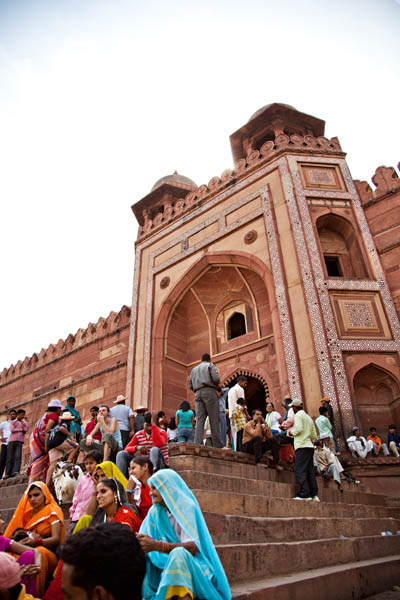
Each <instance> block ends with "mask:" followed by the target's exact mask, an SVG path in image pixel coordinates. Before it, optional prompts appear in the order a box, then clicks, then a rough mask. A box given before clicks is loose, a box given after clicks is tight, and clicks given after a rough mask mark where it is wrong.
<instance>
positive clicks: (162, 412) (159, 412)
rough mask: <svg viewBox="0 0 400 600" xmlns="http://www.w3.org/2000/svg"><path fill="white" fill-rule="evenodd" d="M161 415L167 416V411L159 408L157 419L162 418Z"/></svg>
mask: <svg viewBox="0 0 400 600" xmlns="http://www.w3.org/2000/svg"><path fill="white" fill-rule="evenodd" d="M161 417H165V412H164V411H163V410H159V411H158V413H157V419H161Z"/></svg>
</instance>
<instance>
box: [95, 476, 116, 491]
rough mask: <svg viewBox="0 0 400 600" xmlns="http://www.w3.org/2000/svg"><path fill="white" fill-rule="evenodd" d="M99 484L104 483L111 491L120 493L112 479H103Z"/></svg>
mask: <svg viewBox="0 0 400 600" xmlns="http://www.w3.org/2000/svg"><path fill="white" fill-rule="evenodd" d="M99 483H103V484H104V485H105V486H106V487H108V488H109V489H110V490H112V491H113V492H115V493H116V494H117V493H118V486H117V483H116V481H115V479H112V478H111V477H106V478H105V479H102V480H101V481H99Z"/></svg>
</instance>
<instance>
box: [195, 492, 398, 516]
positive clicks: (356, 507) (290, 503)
mask: <svg viewBox="0 0 400 600" xmlns="http://www.w3.org/2000/svg"><path fill="white" fill-rule="evenodd" d="M192 491H193V493H194V494H195V496H196V498H197V500H198V502H199V504H200V507H201V509H202V510H203V511H207V512H214V513H216V514H219V515H245V516H251V517H328V518H334V517H337V518H340V517H344V518H352V517H353V518H389V517H393V518H394V519H399V518H400V508H399V507H389V506H377V505H363V504H347V503H344V502H341V503H333V502H314V501H309V502H306V501H304V500H293V499H288V498H274V497H268V496H259V495H253V494H236V493H229V494H226V493H224V492H220V491H218V492H215V491H212V490H198V489H192Z"/></svg>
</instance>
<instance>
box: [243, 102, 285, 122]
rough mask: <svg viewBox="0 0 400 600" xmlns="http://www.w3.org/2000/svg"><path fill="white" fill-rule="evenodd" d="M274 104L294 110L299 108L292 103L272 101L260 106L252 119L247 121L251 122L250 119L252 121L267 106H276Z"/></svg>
mask: <svg viewBox="0 0 400 600" xmlns="http://www.w3.org/2000/svg"><path fill="white" fill-rule="evenodd" d="M274 105H275V106H284V107H285V108H291V109H292V110H297V108H295V107H294V106H292V105H291V104H284V103H283V102H271V103H270V104H266V105H265V106H262V107H261V108H259V109H258V110H256V112H255V113H254V114H252V115H251V117H250V119H249V120H248V121H247V122H248V123H249V122H250V121H252V120H253V119H255V118H256V117H258V115H261V113H262V112H264V110H265V109H266V108H269V107H270V106H274Z"/></svg>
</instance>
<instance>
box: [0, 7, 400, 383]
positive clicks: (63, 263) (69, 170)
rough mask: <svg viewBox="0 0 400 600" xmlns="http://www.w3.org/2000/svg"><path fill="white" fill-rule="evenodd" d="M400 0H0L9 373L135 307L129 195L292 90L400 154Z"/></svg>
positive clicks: (354, 161)
mask: <svg viewBox="0 0 400 600" xmlns="http://www.w3.org/2000/svg"><path fill="white" fill-rule="evenodd" d="M399 49H400V3H399V1H395V0H343V1H341V0H326V1H324V0H303V1H301V0H297V1H292V0H280V1H276V0H273V1H272V0H271V1H270V0H260V1H258V0H246V1H245V2H244V1H243V0H241V1H238V0H230V2H222V1H221V0H212V2H211V1H209V0H202V1H201V2H200V1H198V2H191V1H190V0H182V1H179V0H170V1H168V0H161V1H154V0H147V1H140V2H139V1H135V0H130V1H128V0H126V1H124V0H67V1H65V2H63V1H61V0H49V1H48V2H46V1H45V0H27V1H22V0H10V1H9V2H7V1H5V0H0V197H1V236H0V243H1V283H2V286H1V296H0V309H1V310H0V319H1V344H0V371H1V370H2V369H3V367H8V366H9V365H10V364H11V363H16V362H17V361H18V360H19V359H21V360H23V359H24V358H25V357H26V356H30V355H31V354H32V353H33V352H40V350H41V349H42V348H47V346H48V345H49V344H50V343H57V341H58V340H59V339H60V338H66V337H67V336H68V334H69V333H75V332H76V331H77V330H78V328H80V327H86V326H87V324H88V323H89V322H96V321H97V319H98V318H99V317H100V316H104V317H106V316H107V315H108V314H109V312H110V311H111V310H114V311H118V310H119V309H120V308H121V306H122V305H123V304H128V305H129V304H130V301H131V285H132V278H133V253H134V241H135V239H136V234H137V224H136V221H135V218H134V216H133V213H132V212H131V209H130V207H131V205H132V204H133V203H134V202H136V201H138V200H140V199H141V198H142V197H143V196H144V195H146V194H147V193H148V192H149V190H150V188H151V187H152V185H153V183H154V182H155V181H156V180H157V179H158V178H160V177H162V176H164V175H166V174H169V173H172V172H173V171H174V170H175V169H177V170H178V172H179V173H181V174H183V175H186V176H188V177H190V178H192V179H194V181H196V183H197V184H198V185H200V184H202V183H207V182H208V181H209V180H210V179H211V178H212V177H213V176H215V175H220V174H221V173H222V171H223V170H224V169H226V168H228V167H232V158H231V154H230V146H229V135H230V134H231V133H232V132H233V131H236V129H238V128H239V127H240V126H242V125H243V124H244V123H245V122H246V121H247V120H248V119H249V117H250V115H252V114H253V113H254V112H255V111H256V110H257V109H258V108H260V107H261V106H263V105H265V104H268V103H270V102H284V103H287V104H291V105H293V106H295V107H296V108H298V109H299V110H301V111H303V112H306V113H308V114H312V115H315V116H317V117H319V118H322V119H324V120H325V121H326V135H327V137H332V136H338V137H339V139H340V141H341V144H342V147H343V149H344V150H345V151H346V152H347V153H348V157H347V158H348V163H349V166H350V169H351V171H352V174H353V177H354V178H355V179H367V180H370V178H371V176H372V175H373V173H374V172H375V169H376V168H377V167H378V166H379V165H381V164H384V165H386V166H390V165H392V166H395V165H396V164H397V163H398V162H399V160H400V150H399V138H400V131H399V130H400V126H399V81H400V72H399V71H400V56H399V54H400V52H399Z"/></svg>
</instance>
